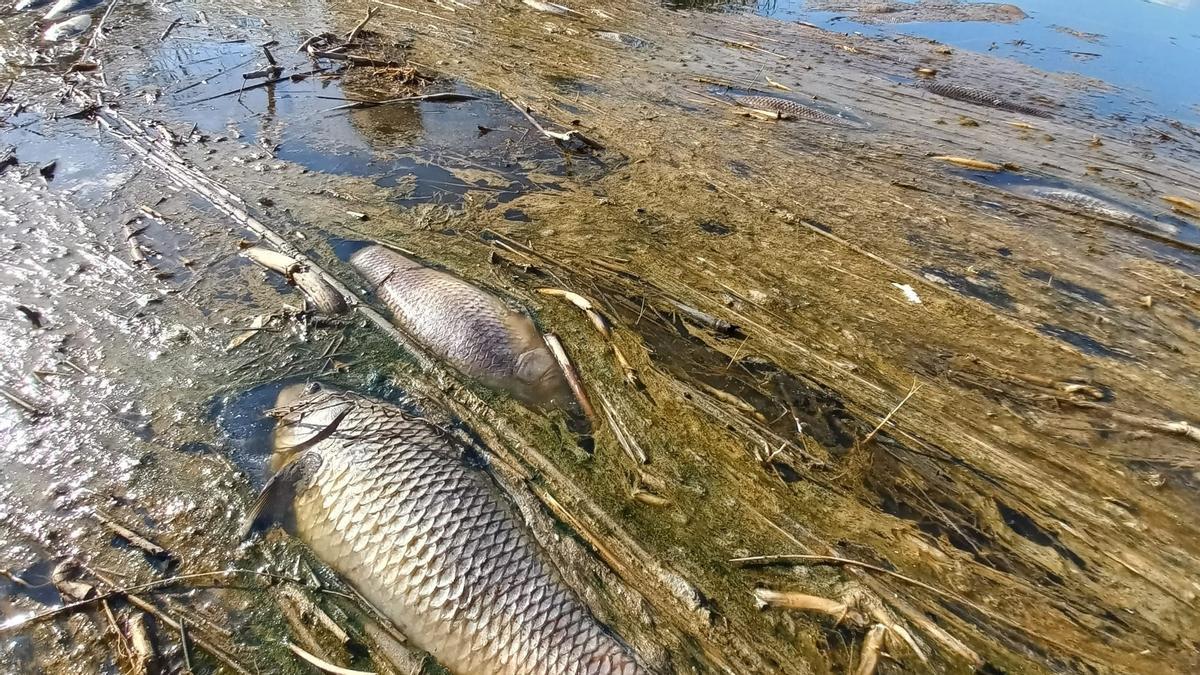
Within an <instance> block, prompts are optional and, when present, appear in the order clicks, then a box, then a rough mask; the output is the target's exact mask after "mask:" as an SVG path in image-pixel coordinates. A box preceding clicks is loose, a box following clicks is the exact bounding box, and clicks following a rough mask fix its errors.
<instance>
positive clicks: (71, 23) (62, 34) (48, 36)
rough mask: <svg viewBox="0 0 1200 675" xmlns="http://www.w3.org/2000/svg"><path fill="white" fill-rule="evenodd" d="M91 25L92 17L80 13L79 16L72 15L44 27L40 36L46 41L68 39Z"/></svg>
mask: <svg viewBox="0 0 1200 675" xmlns="http://www.w3.org/2000/svg"><path fill="white" fill-rule="evenodd" d="M91 27H92V17H91V16H90V15H88V14H80V15H79V16H73V17H71V18H70V19H67V20H66V21H59V22H58V23H56V24H54V25H53V26H50V27H49V28H47V29H46V32H45V33H42V38H43V39H45V40H46V41H47V42H60V41H62V40H69V39H71V38H73V37H76V36H78V35H81V34H82V33H83V32H84V31H85V30H87V29H89V28H91Z"/></svg>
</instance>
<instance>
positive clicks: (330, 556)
mask: <svg viewBox="0 0 1200 675" xmlns="http://www.w3.org/2000/svg"><path fill="white" fill-rule="evenodd" d="M313 389H315V391H314V390H313ZM297 396H298V398H295V400H289V399H293V397H297ZM278 403H279V407H278V408H277V410H276V414H277V415H278V416H279V422H278V426H277V428H276V434H275V448H276V452H277V453H280V454H284V455H287V454H293V455H294V456H293V457H292V459H291V461H290V462H289V463H288V464H287V465H286V466H285V467H284V468H283V469H282V470H281V471H280V472H279V473H277V474H276V475H275V477H274V478H272V479H271V480H270V481H269V482H268V483H267V486H266V487H265V488H264V489H263V492H262V494H261V495H260V496H259V499H258V501H257V502H256V503H255V508H254V509H253V510H252V511H251V514H250V518H251V519H252V520H251V522H253V521H254V520H255V519H257V518H258V514H260V513H266V512H267V509H269V508H271V507H275V506H278V505H280V503H281V502H282V503H283V504H285V505H290V507H291V510H292V517H293V519H294V523H295V530H296V533H297V535H298V536H299V537H300V538H301V539H302V540H304V541H305V542H306V543H307V544H308V545H309V546H310V547H311V548H312V550H313V551H314V552H315V553H316V554H317V556H319V557H320V558H321V559H322V560H324V561H325V562H326V563H328V564H329V565H330V566H331V567H332V568H333V569H335V570H337V571H338V572H339V573H340V574H341V575H342V576H343V577H344V578H345V579H346V580H347V581H349V582H350V583H351V584H352V585H353V586H354V587H355V588H356V589H357V590H358V591H359V593H361V594H362V595H363V597H365V598H366V599H367V600H368V601H369V602H370V603H371V604H373V605H374V606H375V607H376V608H378V609H379V610H380V611H382V612H383V613H384V614H385V615H387V617H388V618H389V619H391V620H392V621H393V622H395V624H396V625H397V626H398V627H399V628H400V629H401V630H402V631H403V632H404V634H405V635H406V636H407V637H408V638H409V639H411V640H412V641H413V643H414V644H416V645H417V646H419V647H421V648H422V649H425V650H427V651H428V652H429V653H430V654H432V655H433V656H434V657H435V658H436V659H437V660H438V661H439V662H440V663H441V664H442V665H444V666H445V667H446V668H448V669H449V670H450V672H452V673H457V674H459V675H638V674H644V673H645V672H646V671H644V670H643V669H642V668H641V667H640V666H639V665H638V663H637V661H636V660H635V659H634V657H633V656H632V655H631V654H630V652H629V651H628V649H627V648H626V647H625V646H624V644H623V643H621V642H620V641H619V640H618V639H617V638H616V637H614V636H613V635H612V634H610V633H609V632H608V631H607V630H606V629H605V628H604V627H603V626H601V625H600V624H599V623H598V622H597V621H596V620H595V618H593V617H592V615H591V613H590V612H589V611H588V610H587V608H586V607H585V606H584V605H583V604H582V603H581V602H580V601H579V599H578V598H577V597H576V596H575V595H574V594H573V593H572V592H571V591H570V590H568V588H567V587H566V586H565V585H564V583H563V581H562V580H561V578H560V576H559V574H558V572H557V570H555V568H554V567H553V566H552V565H551V563H550V562H549V561H548V560H547V559H546V558H545V554H544V553H543V552H542V551H541V549H540V547H539V546H538V544H537V542H536V541H535V540H534V539H533V537H532V535H531V534H530V533H529V532H528V530H527V528H526V526H525V524H524V523H523V522H522V521H521V519H520V517H519V515H518V514H517V512H516V509H515V507H514V506H513V505H512V504H511V503H510V502H509V501H508V498H507V496H505V495H504V494H503V492H502V491H501V490H500V488H499V487H498V486H497V485H496V483H495V481H494V480H493V479H492V478H491V477H490V476H489V475H488V474H487V473H486V472H484V471H483V470H481V469H479V468H476V467H474V466H472V465H471V464H468V463H467V461H465V459H464V457H463V454H462V453H461V452H460V451H459V450H457V449H456V448H455V446H454V445H452V444H451V442H450V441H449V440H448V439H447V437H446V435H445V433H444V432H443V431H442V430H440V429H439V428H437V427H435V426H433V425H432V424H430V423H428V422H426V421H424V420H421V419H419V418H416V417H413V416H411V415H410V414H408V413H406V412H404V411H403V410H401V409H400V408H397V407H395V406H393V405H391V404H388V403H384V402H382V401H378V400H374V399H370V398H366V397H364V396H359V395H357V394H353V393H349V392H343V391H336V390H333V389H331V388H326V389H322V388H320V387H319V386H316V385H311V386H310V390H309V391H303V390H298V389H296V388H292V389H285V390H284V391H283V392H281V394H280V400H279V401H278Z"/></svg>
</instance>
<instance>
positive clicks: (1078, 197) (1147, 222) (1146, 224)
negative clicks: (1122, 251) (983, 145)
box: [1017, 185, 1179, 234]
mask: <svg viewBox="0 0 1200 675" xmlns="http://www.w3.org/2000/svg"><path fill="white" fill-rule="evenodd" d="M1017 191H1018V192H1020V193H1022V194H1027V195H1029V196H1031V197H1035V198H1037V199H1040V200H1042V201H1045V202H1048V203H1049V204H1051V205H1052V206H1058V207H1059V208H1060V209H1061V208H1063V207H1074V208H1075V209H1077V210H1079V211H1081V212H1083V213H1086V214H1088V215H1089V216H1094V217H1097V218H1104V219H1107V220H1112V221H1115V222H1118V223H1123V224H1125V225H1132V226H1134V227H1138V228H1142V229H1145V230H1149V231H1151V232H1158V233H1161V234H1177V233H1178V232H1179V230H1178V228H1176V227H1175V226H1173V225H1171V224H1169V223H1160V222H1158V221H1157V220H1153V219H1151V218H1147V217H1146V216H1143V215H1141V214H1138V213H1134V212H1132V211H1130V210H1128V209H1126V208H1123V207H1122V206H1120V205H1118V204H1114V203H1112V202H1110V201H1108V200H1106V199H1100V198H1099V197H1093V196H1092V195H1089V194H1084V193H1082V192H1076V191H1075V190H1068V189H1066V188H1056V187H1047V186H1044V185H1026V186H1020V187H1019V188H1017Z"/></svg>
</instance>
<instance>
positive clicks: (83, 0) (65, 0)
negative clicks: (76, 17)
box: [42, 0, 98, 21]
mask: <svg viewBox="0 0 1200 675" xmlns="http://www.w3.org/2000/svg"><path fill="white" fill-rule="evenodd" d="M97 4H98V2H97V0H58V2H56V3H54V6H52V7H51V8H50V11H48V12H46V15H45V16H43V17H42V18H43V19H45V20H46V21H52V20H54V19H57V18H59V17H64V16H68V15H70V14H75V13H76V12H82V11H85V10H89V9H91V8H93V7H95V6H96V5H97Z"/></svg>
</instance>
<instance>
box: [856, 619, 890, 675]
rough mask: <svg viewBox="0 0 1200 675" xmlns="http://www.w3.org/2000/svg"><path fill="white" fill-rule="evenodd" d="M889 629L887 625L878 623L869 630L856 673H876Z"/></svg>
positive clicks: (869, 674)
mask: <svg viewBox="0 0 1200 675" xmlns="http://www.w3.org/2000/svg"><path fill="white" fill-rule="evenodd" d="M887 630H888V628H887V626H885V625H884V624H881V623H877V624H875V625H874V626H871V630H869V631H867V637H866V638H865V639H864V640H863V646H862V655H861V656H859V657H858V667H857V668H855V669H854V675H875V668H876V667H877V666H878V665H879V652H880V651H881V650H882V649H883V637H884V635H886V634H887Z"/></svg>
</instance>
